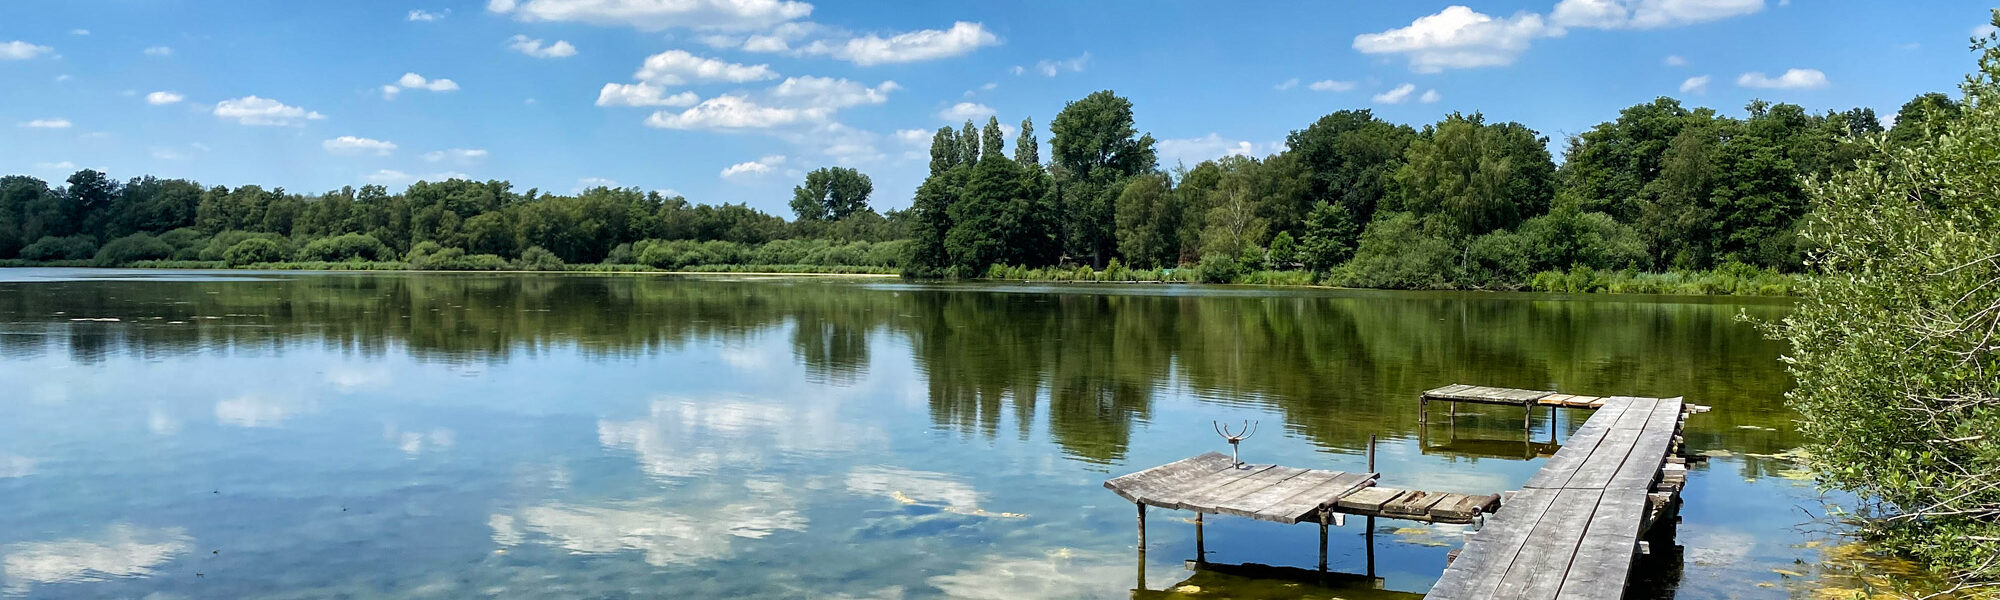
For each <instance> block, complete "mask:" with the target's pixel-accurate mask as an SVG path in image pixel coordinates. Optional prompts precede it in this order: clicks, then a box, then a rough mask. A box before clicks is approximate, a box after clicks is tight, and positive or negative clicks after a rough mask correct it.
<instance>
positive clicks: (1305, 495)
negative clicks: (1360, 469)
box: [1256, 473, 1381, 523]
mask: <svg viewBox="0 0 2000 600" xmlns="http://www.w3.org/2000/svg"><path fill="white" fill-rule="evenodd" d="M1346 475H1349V477H1335V478H1333V479H1332V480H1330V481H1327V482H1326V483H1322V484H1319V485H1316V486H1313V487H1311V488H1308V489H1306V490H1303V491H1300V492H1299V493H1297V494H1293V495H1292V497H1290V498H1286V499H1284V500H1283V501H1280V502H1277V503H1274V504H1272V505H1270V506H1267V507H1265V508H1264V509H1263V510H1260V511H1257V512H1258V515H1260V516H1258V517H1256V518H1258V519H1262V520H1265V521H1277V522H1279V523H1296V522H1298V521H1300V520H1302V519H1305V518H1307V517H1310V516H1312V513H1313V512H1314V511H1317V510H1319V509H1320V508H1323V507H1327V506H1332V505H1334V504H1335V503H1336V502H1338V501H1339V500H1340V499H1341V497H1343V496H1346V495H1348V494H1351V493H1354V491H1355V490H1358V489H1361V488H1364V487H1368V486H1370V485H1374V483H1375V479H1376V478H1378V477H1380V476H1381V475H1379V474H1376V473H1347V474H1346Z"/></svg>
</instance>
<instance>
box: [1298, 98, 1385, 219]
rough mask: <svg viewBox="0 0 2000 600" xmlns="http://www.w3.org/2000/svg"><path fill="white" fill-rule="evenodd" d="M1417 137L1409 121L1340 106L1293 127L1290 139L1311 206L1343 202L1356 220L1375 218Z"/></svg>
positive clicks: (1339, 204) (1307, 203)
mask: <svg viewBox="0 0 2000 600" xmlns="http://www.w3.org/2000/svg"><path fill="white" fill-rule="evenodd" d="M1416 137H1417V132H1416V130H1414V129H1411V128H1410V127H1409V126H1407V125H1396V124H1392V123H1389V122H1386V121H1383V120H1381V119H1377V118H1375V115H1374V113H1372V112H1370V111H1368V110H1366V109H1363V110H1343V111H1339V112H1335V113H1333V114H1329V115H1327V116H1324V117H1320V118H1319V120H1317V121H1314V122H1313V124H1312V125H1309V126H1307V127H1306V128H1305V129H1300V130H1296V131H1293V132H1292V133H1291V135H1288V136H1286V137H1285V145H1286V146H1287V147H1288V148H1290V149H1291V150H1290V151H1289V152H1288V154H1291V155H1293V156H1294V157H1296V159H1297V160H1298V161H1299V164H1300V166H1301V167H1302V168H1303V170H1304V172H1305V174H1306V177H1307V180H1308V188H1307V190H1306V193H1305V194H1304V200H1305V207H1306V208H1305V210H1306V211H1311V210H1313V209H1314V208H1317V207H1319V206H1321V205H1323V204H1327V203H1338V204H1337V205H1338V206H1341V207H1343V208H1346V209H1348V210H1349V211H1351V214H1350V215H1349V218H1350V220H1352V221H1353V222H1355V223H1366V222H1368V221H1369V220H1371V219H1373V218H1374V216H1375V208H1376V206H1378V205H1380V204H1381V203H1382V201H1383V199H1384V198H1385V197H1386V196H1387V195H1388V194H1389V190H1390V187H1391V186H1393V185H1394V184H1395V172H1396V168H1397V167H1398V166H1401V165H1402V163H1403V154H1404V152H1405V151H1406V150H1408V148H1409V146H1410V142H1411V141H1412V140H1415V139H1416Z"/></svg>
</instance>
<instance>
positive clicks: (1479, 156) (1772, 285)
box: [906, 91, 1960, 293]
mask: <svg viewBox="0 0 2000 600" xmlns="http://www.w3.org/2000/svg"><path fill="white" fill-rule="evenodd" d="M1959 111H1960V108H1959V106H1958V104H1957V103H1956V102H1954V101H1953V100H1951V99H1950V98H1949V97H1946V96H1944V95H1942V94H1926V95H1924V96H1920V97H1918V98H1917V99H1915V100H1912V101H1911V102H1910V103H1909V104H1907V105H1905V106H1904V107H1903V109H1902V111H1900V112H1899V113H1898V115H1897V120H1896V124H1897V125H1896V127H1895V129H1894V130H1893V131H1889V132H1888V134H1889V135H1888V137H1889V139H1890V140H1892V141H1894V142H1895V143H1899V144H1908V143H1913V142H1915V141H1918V140H1925V139H1929V138H1930V137H1931V136H1932V133H1931V132H1933V131H1936V130H1937V128H1938V127H1939V124H1941V123H1944V122H1948V121H1950V120H1952V119H1954V118H1956V115H1957V114H1958V112H1959ZM1745 112H1746V114H1745V116H1743V117H1741V118H1738V117H1730V116H1724V115H1721V114H1718V113H1717V112H1715V111H1713V110H1710V109H1706V108H1693V109H1691V108H1687V107H1685V106H1683V105H1682V104H1681V103H1680V101H1678V100H1674V99H1672V98H1659V99H1657V100H1654V101H1652V102H1649V103H1645V104H1639V105H1636V106H1632V107H1630V108H1627V109H1625V110H1623V111H1621V112H1620V113H1619V115H1618V117H1617V118H1616V119H1614V120H1612V121H1608V122H1605V123H1602V124H1599V125H1597V126H1596V127H1594V128H1592V129H1591V130H1590V131H1588V132H1585V133H1583V134H1582V135H1578V136H1574V137H1572V138H1571V139H1570V140H1568V147H1567V150H1566V151H1565V152H1564V157H1563V158H1564V160H1563V162H1562V164H1561V165H1560V166H1558V165H1557V164H1556V162H1555V160H1554V158H1555V157H1553V156H1551V154H1550V152H1549V150H1548V145H1549V144H1548V141H1549V140H1548V139H1547V138H1546V137H1543V136H1542V135H1541V134H1540V133H1539V132H1536V131H1535V130H1533V129H1530V128H1528V127H1526V126H1524V125H1521V124H1519V123H1513V122H1494V121H1491V120H1489V119H1488V118H1487V117H1486V116H1484V115H1481V114H1476V113H1475V114H1471V115H1466V114H1460V113H1453V114H1451V115H1447V116H1446V117H1444V118H1443V119H1442V120H1440V121H1438V122H1437V123H1434V124H1430V125H1426V126H1424V127H1423V128H1422V129H1415V128H1412V127H1408V126H1404V125H1398V124H1393V123H1389V122H1386V121H1383V120H1381V119H1379V118H1376V117H1375V116H1374V115H1373V114H1372V113H1370V112H1369V111H1367V110H1345V111H1340V112H1335V113H1333V114H1330V115H1327V116H1325V117H1323V118H1321V119H1319V120H1318V121H1315V122H1313V123H1312V124H1310V125H1308V126H1306V127H1305V128H1303V129H1299V130H1296V131H1293V132H1292V133H1291V135H1290V136H1288V137H1287V138H1286V149H1285V150H1284V151H1281V152H1279V153H1277V154H1273V155H1270V156H1266V157H1262V158H1256V157H1248V156H1228V157H1224V158H1221V159H1217V160H1211V161H1204V162H1202V163H1200V164H1197V165H1194V166H1193V167H1191V168H1190V167H1187V166H1185V165H1177V166H1176V167H1174V168H1173V169H1172V170H1170V171H1169V170H1164V169H1162V168H1161V166H1160V165H1159V164H1158V161H1157V154H1156V151H1155V149H1154V141H1153V138H1152V137H1151V136H1150V135H1143V134H1140V133H1139V132H1138V130H1137V129H1136V127H1135V126H1134V122H1133V118H1132V104H1131V102H1130V101H1128V100H1126V99H1124V98H1121V97H1118V96H1116V95H1114V94H1112V93H1111V92H1109V91H1102V92H1097V93H1095V94H1091V95H1090V96H1088V97H1086V98H1084V99H1081V100H1078V101H1076V102H1072V103H1070V104H1069V105H1068V106H1066V107H1064V108H1063V110H1062V111H1061V112H1060V113H1058V114H1057V115H1056V118H1055V120H1054V121H1053V127H1052V130H1053V133H1054V137H1053V138H1052V139H1051V143H1050V147H1051V149H1052V150H1053V151H1054V156H1053V157H1052V160H1050V161H1049V162H1048V163H1047V164H1046V165H1044V164H1042V163H1041V162H1040V161H1039V159H1038V158H1037V157H1036V151H1037V146H1036V141H1035V137H1034V128H1033V124H1032V122H1030V121H1023V122H1022V124H1021V129H1020V139H1019V140H1017V141H1016V143H1015V148H1014V156H1013V157H1012V158H1009V157H1008V156H1006V155H1005V154H1004V151H1005V148H1004V147H1003V144H1002V141H1003V140H1002V135H1001V131H1000V127H999V120H998V119H997V118H994V119H989V120H988V122H987V123H986V126H985V128H984V129H983V130H982V129H979V128H976V127H975V126H974V124H973V123H971V122H967V123H966V124H965V125H964V127H963V128H960V129H956V130H955V129H953V128H950V127H946V128H942V129H939V130H938V131H937V133H936V135H935V136H934V137H933V138H932V144H931V165H930V167H931V169H930V173H931V174H930V177H929V178H928V179H926V180H925V181H924V183H923V185H922V186H921V187H920V188H918V190H917V193H916V196H915V199H914V202H913V203H912V206H911V209H910V212H911V213H913V215H912V218H911V220H912V222H913V223H912V226H911V235H912V236H913V241H912V249H913V254H912V256H911V259H910V261H909V263H908V264H907V265H906V273H910V274H913V275H918V276H958V277H981V276H993V277H1018V276H1021V275H1022V274H1043V273H1046V274H1053V275H1054V276H1056V277H1059V278H1083V279H1091V278H1097V279H1102V278H1104V276H1103V275H1102V274H1104V273H1108V272H1109V273H1120V274H1123V275H1120V276H1115V277H1112V278H1113V279H1153V280H1184V279H1189V278H1199V279H1201V280H1205V281H1244V280H1246V278H1252V279H1254V280H1259V281H1273V280H1275V281H1288V282H1294V283H1309V282H1314V281H1319V282H1328V283H1333V284H1337V285H1355V286H1364V287H1391V288H1488V289H1518V288H1525V287H1534V288H1538V289H1550V290H1559V291H1594V290H1602V289H1607V288H1609V287H1614V286H1617V285H1620V284H1621V282H1622V283H1624V284H1630V287H1632V288H1634V289H1647V288H1648V287H1651V286H1656V285H1657V287H1660V288H1662V289H1666V290H1681V289H1695V290H1714V289H1724V288H1727V289H1728V291H1737V292H1748V293H1757V292H1760V291H1761V292H1770V291H1782V290H1783V289H1784V288H1785V287H1786V286H1787V285H1788V283H1787V278H1785V277H1782V276H1780V275H1779V274H1780V273H1789V272H1795V271H1798V270H1799V269H1800V268H1801V266H1802V264H1803V257H1804V254H1805V252H1806V250H1807V242H1805V241H1804V240H1803V239H1802V238H1801V237H1800V236H1799V227H1800V223H1801V218H1802V217H1803V216H1804V215H1805V213H1806V211H1807V203H1806V200H1805V198H1806V195H1805V191H1804V185H1805V182H1806V181H1807V180H1809V179H1812V178H1823V177H1827V176H1830V175H1832V174H1834V173H1837V172H1840V171H1844V170H1847V169H1850V168H1852V165H1853V164H1854V162H1855V160H1856V159H1857V158H1859V157H1861V156H1862V155H1864V154H1865V153H1867V152H1870V150H1869V146H1867V145H1866V144H1862V143H1859V142H1860V140H1863V139H1864V138H1866V137H1868V136H1869V135H1870V134H1876V133H1882V132H1884V128H1883V126H1882V124H1881V122H1880V121H1879V120H1878V119H1877V116H1876V114H1875V112H1874V110H1873V109H1869V108H1855V109H1851V110H1847V111H1844V112H1834V111H1829V112H1827V113H1824V114H1814V113H1811V112H1808V111H1807V110H1806V109H1804V108H1802V107H1800V106H1797V105H1792V104H1771V103H1767V102H1763V101H1756V102H1752V103H1750V104H1749V105H1748V106H1747V107H1746V109H1745ZM1197 265H1198V266H1199V269H1198V270H1197V274H1195V275H1193V276H1192V277H1190V276H1189V275H1184V274H1174V273H1170V272H1168V271H1166V269H1171V268H1174V267H1194V266H1197ZM1047 267H1054V268H1053V269H1048V268H1047ZM1132 269H1140V271H1132ZM1148 269H1152V271H1150V272H1149V271H1146V270H1148ZM1259 271H1263V272H1265V273H1264V274H1262V275H1254V273H1255V272H1259ZM1273 271H1277V272H1283V271H1292V272H1296V273H1297V275H1296V276H1286V275H1272V274H1270V273H1269V272H1273ZM1079 272H1081V273H1082V275H1079V274H1078V273H1079ZM1662 272H1665V273H1670V274H1673V273H1677V274H1678V275H1674V276H1673V277H1668V278H1658V277H1654V278H1649V277H1647V276H1646V275H1645V274H1647V273H1662ZM1716 278H1720V279H1727V280H1731V281H1732V282H1734V283H1727V282H1725V283H1719V284H1718V283H1712V282H1708V280H1711V279H1716ZM1679 282H1688V283H1686V285H1681V284H1680V283H1679Z"/></svg>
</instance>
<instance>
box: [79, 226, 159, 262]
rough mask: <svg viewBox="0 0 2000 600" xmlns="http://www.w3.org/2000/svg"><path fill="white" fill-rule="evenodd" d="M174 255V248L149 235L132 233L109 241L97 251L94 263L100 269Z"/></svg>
mask: <svg viewBox="0 0 2000 600" xmlns="http://www.w3.org/2000/svg"><path fill="white" fill-rule="evenodd" d="M173 254H174V247H173V246H172V245H170V244H168V243H166V242H163V241H160V239H159V238H157V237H153V235H152V234H150V233H134V234H132V235H128V236H125V237H122V238H118V239H115V240H111V242H110V243H107V244H105V245H104V247H103V248H100V249H98V251H97V258H96V259H95V260H94V262H96V263H97V265H98V266H102V267H115V266H118V265H122V264H125V263H129V262H134V261H141V260H159V259H164V258H169V257H171V256H173Z"/></svg>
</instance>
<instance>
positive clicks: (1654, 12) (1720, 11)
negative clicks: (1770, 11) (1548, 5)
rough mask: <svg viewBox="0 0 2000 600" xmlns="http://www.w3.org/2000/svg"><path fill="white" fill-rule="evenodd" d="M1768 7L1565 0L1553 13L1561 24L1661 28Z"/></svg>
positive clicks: (1731, 0)
mask: <svg viewBox="0 0 2000 600" xmlns="http://www.w3.org/2000/svg"><path fill="white" fill-rule="evenodd" d="M1760 10H1764V0H1562V2H1558V3H1556V8H1555V10H1554V11H1553V12H1551V13H1549V21H1550V22H1552V23H1554V24H1555V26H1557V27H1584V28H1591V29H1657V28H1661V27H1675V26H1680V25H1688V24H1692V23H1703V22H1707V21H1715V20H1720V19H1727V18H1730V17H1737V16H1742V15H1747V14H1751V13H1754V12H1757V11H1760Z"/></svg>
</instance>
